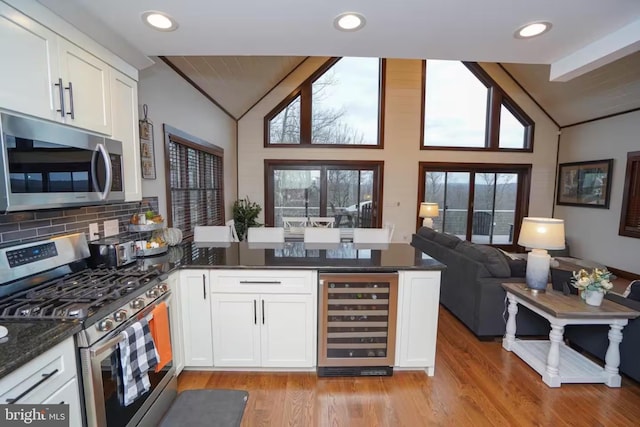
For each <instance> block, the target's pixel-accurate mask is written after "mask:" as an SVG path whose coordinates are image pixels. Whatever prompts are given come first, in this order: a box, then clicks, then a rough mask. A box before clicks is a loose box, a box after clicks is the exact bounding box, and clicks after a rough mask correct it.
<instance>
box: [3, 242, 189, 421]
mask: <svg viewBox="0 0 640 427" xmlns="http://www.w3.org/2000/svg"><path fill="white" fill-rule="evenodd" d="M78 248H79V249H78ZM88 254H89V250H88V247H87V242H86V238H85V237H84V234H76V235H71V236H65V237H62V238H58V239H51V240H48V241H42V242H35V243H27V244H22V245H18V246H14V247H9V248H3V249H0V295H2V296H4V298H1V299H0V319H1V320H2V321H3V322H6V321H11V320H12V319H18V320H20V321H24V320H25V319H33V321H38V320H39V319H48V320H52V319H58V320H60V321H65V322H66V321H77V322H81V323H82V326H83V330H82V331H80V332H79V333H78V334H77V335H76V337H75V339H76V343H77V345H78V349H79V360H80V364H81V369H80V371H81V377H82V383H83V384H82V388H83V391H84V392H83V393H81V394H83V395H84V409H85V416H86V424H87V425H88V426H99V427H106V426H109V427H117V426H135V425H157V423H158V421H159V419H160V418H161V417H162V415H163V414H164V412H165V411H166V410H167V409H168V407H169V406H170V404H171V402H172V401H173V400H174V398H175V396H176V388H177V387H176V386H177V382H176V378H175V367H174V366H173V363H172V361H171V362H169V363H168V364H167V365H166V366H165V367H163V368H162V370H160V371H159V372H149V379H150V382H151V389H150V391H148V392H147V393H145V394H144V395H143V396H141V397H140V398H138V399H137V400H136V401H135V402H134V403H133V404H131V405H130V406H126V407H125V406H123V405H121V404H120V402H119V399H118V398H117V385H116V381H115V380H114V379H113V378H115V376H114V375H113V372H112V369H115V368H112V363H111V360H112V357H115V355H116V351H117V350H116V349H117V344H118V342H119V341H120V339H121V338H120V337H121V335H120V333H121V332H122V331H123V330H124V329H126V328H127V327H128V326H130V325H131V324H132V323H133V322H136V321H138V319H141V318H143V317H145V316H149V313H151V311H152V310H153V309H154V308H155V306H156V305H157V304H159V303H161V302H165V303H167V305H168V306H170V305H171V303H172V296H171V292H170V290H169V288H168V286H167V284H166V283H164V280H165V279H166V277H167V275H166V273H163V272H162V271H161V268H158V266H149V265H147V266H146V267H145V268H144V269H143V268H141V266H139V265H138V264H137V263H136V264H132V265H131V266H129V267H124V268H119V269H114V268H99V269H90V268H87V267H86V263H85V259H84V258H85V257H87V256H88ZM29 270H30V271H31V273H32V274H30V275H28V276H25V275H24V274H25V273H26V272H28V271H29ZM33 273H35V274H33ZM169 313H170V311H169Z"/></svg>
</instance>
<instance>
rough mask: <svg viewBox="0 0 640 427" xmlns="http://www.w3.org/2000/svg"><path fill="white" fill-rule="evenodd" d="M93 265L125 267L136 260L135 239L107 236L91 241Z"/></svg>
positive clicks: (90, 259) (90, 263) (90, 260)
mask: <svg viewBox="0 0 640 427" xmlns="http://www.w3.org/2000/svg"><path fill="white" fill-rule="evenodd" d="M89 252H90V253H91V257H90V258H89V265H90V266H91V267H106V268H109V267H123V266H125V265H128V264H131V263H132V262H135V261H136V245H135V240H133V239H128V238H120V237H105V238H104V239H98V240H94V241H92V242H90V243H89Z"/></svg>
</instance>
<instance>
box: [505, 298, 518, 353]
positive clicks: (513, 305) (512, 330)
mask: <svg viewBox="0 0 640 427" xmlns="http://www.w3.org/2000/svg"><path fill="white" fill-rule="evenodd" d="M507 298H509V309H508V310H509V318H508V319H507V329H506V332H505V334H504V338H503V339H502V348H504V349H505V350H507V351H511V349H512V348H513V344H514V343H515V342H516V314H518V303H517V302H516V299H515V298H514V297H513V295H511V294H510V293H507Z"/></svg>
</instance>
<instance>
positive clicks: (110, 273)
mask: <svg viewBox="0 0 640 427" xmlns="http://www.w3.org/2000/svg"><path fill="white" fill-rule="evenodd" d="M159 275H160V272H158V271H157V270H150V271H139V270H135V269H124V270H115V269H93V270H90V269H87V270H82V271H80V272H77V273H73V274H69V275H67V276H64V277H61V278H59V279H55V280H52V281H49V282H45V283H43V284H41V285H38V286H36V287H33V288H30V289H27V290H24V291H21V292H18V293H16V294H13V295H9V296H7V297H6V298H4V299H1V300H0V317H2V318H5V319H7V318H28V319H42V318H46V319H85V318H87V317H89V316H91V315H92V314H93V313H94V312H96V311H97V310H98V309H99V308H101V307H103V306H105V305H107V304H109V303H111V302H114V301H117V300H118V299H122V298H126V297H127V295H128V294H130V293H132V292H134V291H136V290H137V289H140V288H142V287H144V286H146V285H147V283H149V282H151V281H152V280H154V279H155V278H157V277H158V276H159Z"/></svg>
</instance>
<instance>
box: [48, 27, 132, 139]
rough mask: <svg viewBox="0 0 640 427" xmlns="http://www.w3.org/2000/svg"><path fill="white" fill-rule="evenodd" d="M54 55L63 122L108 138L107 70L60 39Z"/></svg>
mask: <svg viewBox="0 0 640 427" xmlns="http://www.w3.org/2000/svg"><path fill="white" fill-rule="evenodd" d="M58 56H59V60H60V76H61V78H62V81H63V85H64V103H65V112H66V116H67V117H66V119H65V123H67V124H70V125H73V126H77V127H81V128H84V129H89V130H92V131H95V132H99V133H103V134H106V135H111V132H112V129H111V91H110V87H109V68H110V67H109V66H108V65H107V64H106V63H105V62H103V61H101V60H100V59H98V58H97V57H95V56H93V55H92V54H90V53H89V52H87V51H86V50H84V49H82V48H80V47H78V46H76V45H75V44H73V43H71V42H69V41H67V40H65V39H63V38H61V37H59V38H58ZM116 107H117V108H119V107H120V106H119V105H118V106H116ZM124 107H125V108H126V105H125V106H124ZM136 108H137V105H136Z"/></svg>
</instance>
